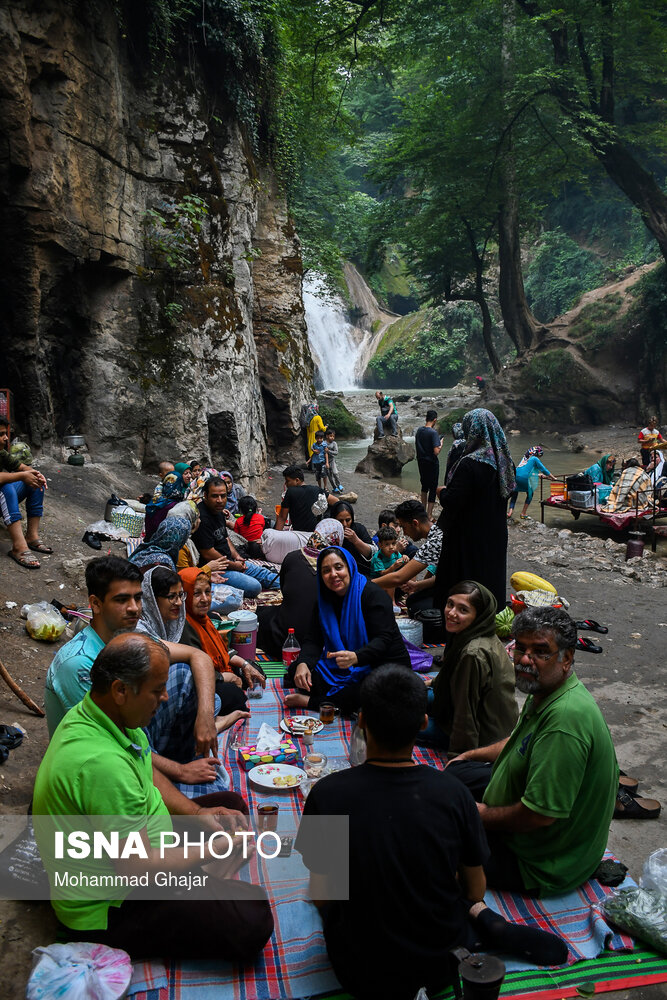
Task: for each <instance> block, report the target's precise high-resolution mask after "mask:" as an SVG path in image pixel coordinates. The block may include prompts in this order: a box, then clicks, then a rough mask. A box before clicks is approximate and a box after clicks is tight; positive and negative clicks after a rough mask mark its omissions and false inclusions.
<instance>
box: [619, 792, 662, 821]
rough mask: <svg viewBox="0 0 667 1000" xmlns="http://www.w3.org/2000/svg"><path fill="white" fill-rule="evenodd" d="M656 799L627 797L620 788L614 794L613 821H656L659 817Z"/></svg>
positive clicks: (658, 806) (658, 805) (658, 804)
mask: <svg viewBox="0 0 667 1000" xmlns="http://www.w3.org/2000/svg"><path fill="white" fill-rule="evenodd" d="M660 808H661V807H660V803H659V802H658V800H657V799H639V798H633V797H632V795H628V793H627V792H625V791H624V790H623V789H622V788H619V790H618V792H617V793H616V805H615V807H614V819H657V818H658V816H659V815H660Z"/></svg>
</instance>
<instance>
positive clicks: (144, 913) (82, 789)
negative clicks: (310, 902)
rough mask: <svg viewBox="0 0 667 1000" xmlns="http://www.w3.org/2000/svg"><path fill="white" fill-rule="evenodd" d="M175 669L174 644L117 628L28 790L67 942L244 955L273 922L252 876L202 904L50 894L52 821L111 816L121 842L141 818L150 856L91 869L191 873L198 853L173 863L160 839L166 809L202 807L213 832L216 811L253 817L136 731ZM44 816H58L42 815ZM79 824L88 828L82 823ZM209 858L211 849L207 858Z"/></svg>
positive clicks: (146, 952)
mask: <svg viewBox="0 0 667 1000" xmlns="http://www.w3.org/2000/svg"><path fill="white" fill-rule="evenodd" d="M168 675H169V651H168V649H167V648H166V646H165V645H164V644H163V643H161V642H159V641H156V640H154V639H152V638H150V637H149V636H146V635H142V634H140V633H136V632H132V633H124V634H123V635H119V636H116V637H115V638H112V639H111V640H110V641H109V642H108V643H107V644H106V646H105V647H104V648H103V649H102V650H101V651H100V652H99V654H98V655H97V658H96V659H95V662H94V663H93V666H92V669H91V674H90V680H91V688H90V691H89V692H87V693H86V694H85V695H84V697H83V700H82V701H81V702H79V704H77V705H75V706H74V707H73V708H71V709H70V710H69V712H68V713H67V714H66V715H65V717H64V719H63V720H62V722H61V723H60V725H59V726H58V727H57V729H56V731H55V733H54V735H53V737H52V739H51V742H50V743H49V746H48V748H47V751H46V754H45V755H44V759H43V760H42V763H41V765H40V767H39V770H38V772H37V777H36V779H35V789H34V796H33V815H34V822H35V830H36V835H37V840H38V843H39V846H40V851H41V853H42V857H43V858H44V861H45V865H46V868H47V871H48V872H49V876H50V879H51V883H52V897H53V898H52V906H53V909H54V911H55V913H56V916H57V917H58V919H59V921H60V922H61V924H63V925H64V927H65V928H66V934H67V936H68V938H69V939H70V940H82V941H97V942H100V943H102V944H106V945H109V946H110V947H113V948H122V949H123V950H124V951H127V952H128V953H129V954H130V956H131V957H132V958H159V957H162V956H166V955H168V956H169V957H170V958H195V959H199V958H221V959H228V960H231V961H238V962H241V961H248V960H250V959H252V958H254V957H255V956H256V954H257V952H258V951H260V950H261V949H262V948H263V947H264V945H265V943H266V941H267V940H268V938H269V936H270V934H271V932H272V930H273V918H272V916H271V910H270V907H269V904H268V902H267V900H266V897H265V896H264V895H263V894H262V893H261V891H259V893H258V890H257V887H255V886H252V885H250V884H247V883H241V882H235V883H234V899H230V898H227V899H221V898H217V899H215V898H213V899H206V900H201V899H200V900H196V901H195V900H184V899H183V898H171V897H170V898H167V899H164V900H159V901H156V900H155V898H153V899H133V898H132V896H131V894H130V891H129V889H128V891H127V893H125V892H124V888H123V887H122V885H121V889H120V891H117V890H114V892H115V895H116V896H117V897H120V898H111V899H105V898H103V897H104V891H102V892H100V893H97V894H96V893H91V892H89V891H84V890H82V891H81V892H80V893H79V892H78V891H77V892H75V893H74V892H71V891H68V892H67V893H66V894H62V893H55V892H54V891H53V890H54V888H55V885H56V882H57V880H56V879H55V874H56V873H57V870H58V869H57V864H58V863H57V862H56V861H55V858H56V857H59V855H58V854H57V853H56V851H55V850H54V843H55V841H54V838H53V829H54V826H55V831H58V830H62V831H66V832H67V831H69V830H70V829H71V828H72V821H71V820H70V819H69V818H70V817H82V820H83V818H84V817H86V818H88V817H105V816H106V817H113V819H112V820H110V822H109V825H108V826H109V830H118V832H119V834H120V838H121V840H123V839H124V838H126V837H128V835H129V833H130V831H131V830H132V831H134V830H137V829H139V826H138V825H139V824H141V827H140V832H141V838H142V841H143V844H144V848H145V857H143V858H141V857H133V856H128V857H127V858H126V859H123V858H122V857H121V858H120V859H117V860H114V861H112V860H110V859H107V858H105V859H104V860H103V861H102V862H99V861H98V862H95V868H94V870H95V871H96V872H97V873H98V874H101V875H103V876H105V877H106V876H108V875H112V874H113V873H115V874H117V875H119V876H122V877H125V876H127V877H129V878H136V877H138V876H139V875H143V874H144V873H146V872H147V873H148V874H149V876H150V877H154V876H155V875H156V874H157V873H158V872H162V873H163V872H164V871H165V870H168V871H169V872H170V873H173V874H174V875H179V874H182V873H184V872H189V871H190V869H191V868H192V867H193V861H192V858H190V860H188V859H187V857H185V856H184V855H183V852H180V853H179V852H176V851H174V852H170V855H169V860H168V861H167V860H165V859H164V858H161V857H160V852H159V851H158V849H157V847H155V846H154V844H153V839H152V834H153V831H154V829H155V828H156V827H157V829H164V827H165V826H166V827H167V829H170V828H171V822H170V819H169V816H170V814H171V815H183V816H202V815H203V816H204V817H208V818H207V819H205V820H204V822H206V823H207V824H212V828H213V829H219V826H218V824H217V819H219V818H220V817H222V816H225V817H228V820H227V822H232V823H236V824H239V825H241V826H245V825H247V820H246V818H245V815H246V814H247V812H248V809H247V805H246V804H245V802H244V801H243V799H242V798H241V796H240V795H237V794H236V793H234V792H220V793H217V794H214V795H205V796H202V797H201V798H199V799H195V800H191V799H188V798H186V797H185V796H184V795H182V794H181V793H180V792H179V791H178V790H177V789H176V788H175V787H174V786H173V784H172V783H171V782H170V781H169V779H168V778H167V777H166V776H165V775H163V774H161V773H160V771H158V770H157V769H156V768H154V766H153V762H152V759H151V751H150V748H149V745H148V740H147V738H146V735H145V733H144V732H143V730H142V728H141V727H143V726H146V725H148V723H149V722H150V720H151V718H152V717H153V716H154V715H155V712H156V711H157V709H158V706H159V705H160V704H161V702H163V701H165V700H166V699H167V691H166V685H167V678H168ZM45 816H48V817H52V821H51V822H50V823H45V822H44V821H42V820H41V819H40V818H41V817H45ZM214 818H215V819H214ZM133 821H134V822H133ZM128 824H129V825H128ZM76 828H77V826H76V825H75V826H74V829H76ZM80 828H81V829H85V828H86V821H85V820H83V822H82V824H81V827H80ZM207 860H210V857H209V856H206V857H204V858H203V861H207ZM78 864H79V867H80V868H81V870H82V871H84V872H86V873H88V872H91V871H93V869H92V868H90V865H89V863H88V862H85V861H84V862H79V863H78ZM90 864H92V860H91V862H90ZM70 867H71V866H70ZM232 873H233V870H232V871H230V872H229V873H228V874H232ZM61 884H62V883H61ZM82 884H84V883H82ZM91 884H92V883H91ZM108 884H109V883H108V882H105V883H102V885H108ZM133 884H135V883H132V882H131V883H130V885H133ZM138 884H139V885H141V884H142V883H138ZM156 884H159V883H157V882H156Z"/></svg>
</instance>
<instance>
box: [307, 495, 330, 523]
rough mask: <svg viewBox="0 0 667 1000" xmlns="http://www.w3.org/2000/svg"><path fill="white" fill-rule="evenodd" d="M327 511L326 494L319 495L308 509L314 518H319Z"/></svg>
mask: <svg viewBox="0 0 667 1000" xmlns="http://www.w3.org/2000/svg"><path fill="white" fill-rule="evenodd" d="M328 509H329V501H328V500H327V497H326V493H320V494H319V495H318V497H317V500H316V501H315V503H314V504H313V505H312V507H311V508H310V510H311V513H313V514H314V515H315V517H321V516H322V514H326V512H327V510H328Z"/></svg>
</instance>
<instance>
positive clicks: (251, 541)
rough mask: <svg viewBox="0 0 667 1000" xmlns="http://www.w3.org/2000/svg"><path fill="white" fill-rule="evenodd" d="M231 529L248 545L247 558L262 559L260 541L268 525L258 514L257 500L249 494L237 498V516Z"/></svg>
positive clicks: (261, 515) (262, 516)
mask: <svg viewBox="0 0 667 1000" xmlns="http://www.w3.org/2000/svg"><path fill="white" fill-rule="evenodd" d="M228 526H229V525H228ZM231 527H232V529H233V530H234V531H237V532H238V533H239V535H241V536H242V537H243V538H245V540H246V542H247V543H248V556H249V557H250V558H251V559H263V558H264V553H263V551H262V546H261V545H260V540H261V537H262V532H263V531H264V529H265V528H267V527H268V524H267V521H266V518H265V517H264V515H263V514H260V513H259V508H258V505H257V500H256V499H255V497H253V496H251V495H250V494H249V493H246V495H245V496H244V497H240V498H239V516H238V517H237V518H236V520H235V521H234V524H233V525H231Z"/></svg>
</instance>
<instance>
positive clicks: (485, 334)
mask: <svg viewBox="0 0 667 1000" xmlns="http://www.w3.org/2000/svg"><path fill="white" fill-rule="evenodd" d="M477 305H478V306H479V308H480V309H481V311H482V339H483V340H484V347H485V348H486V353H487V354H488V355H489V361H490V362H491V367H492V368H493V370H494V372H495V373H496V375H497V374H498V372H499V371H500V369H501V364H500V358H499V357H498V352H497V351H496V345H495V344H494V343H493V320H492V319H491V312H490V310H489V307H488V305H487V302H486V296H485V295H484V293H483V292H482V293H481V295H480V297H479V298H478V299H477Z"/></svg>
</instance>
